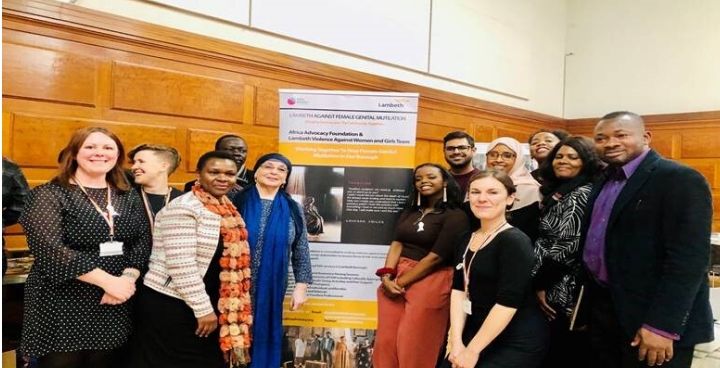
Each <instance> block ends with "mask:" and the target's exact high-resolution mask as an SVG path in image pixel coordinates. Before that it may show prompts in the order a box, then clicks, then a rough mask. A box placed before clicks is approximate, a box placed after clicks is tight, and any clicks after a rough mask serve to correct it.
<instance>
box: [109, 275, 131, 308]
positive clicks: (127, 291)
mask: <svg viewBox="0 0 720 368" xmlns="http://www.w3.org/2000/svg"><path fill="white" fill-rule="evenodd" d="M101 287H102V289H103V290H105V293H106V294H108V295H109V296H111V297H112V298H115V299H116V300H119V301H120V302H121V303H124V302H126V301H127V300H128V299H130V297H131V296H133V294H135V281H134V280H132V279H131V278H129V277H124V276H110V277H107V279H106V280H105V281H104V282H103V284H102V285H101ZM103 300H107V299H105V298H104V297H103ZM101 303H102V301H101Z"/></svg>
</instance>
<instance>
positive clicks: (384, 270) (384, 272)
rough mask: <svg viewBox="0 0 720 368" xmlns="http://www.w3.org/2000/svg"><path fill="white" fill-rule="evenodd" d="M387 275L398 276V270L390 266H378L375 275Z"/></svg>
mask: <svg viewBox="0 0 720 368" xmlns="http://www.w3.org/2000/svg"><path fill="white" fill-rule="evenodd" d="M385 275H390V276H391V277H395V276H397V270H396V269H394V268H390V267H382V268H378V269H377V271H375V276H379V277H383V276H385Z"/></svg>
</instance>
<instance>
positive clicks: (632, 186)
mask: <svg viewBox="0 0 720 368" xmlns="http://www.w3.org/2000/svg"><path fill="white" fill-rule="evenodd" d="M659 160H660V155H658V154H657V153H656V152H655V151H654V150H650V152H648V155H647V156H646V157H645V159H644V160H643V161H642V162H641V163H640V166H638V168H637V170H635V173H633V174H632V176H630V178H629V179H628V181H627V183H625V187H624V188H623V189H622V191H621V192H620V195H619V196H618V198H617V200H615V204H614V205H613V208H612V212H610V219H609V220H608V227H607V229H608V230H607V231H606V233H607V232H610V227H611V226H612V225H613V223H615V220H617V217H618V216H619V215H620V213H621V212H622V210H623V208H625V206H626V205H627V204H628V203H629V202H630V201H631V200H632V199H633V198H634V197H635V194H636V193H637V192H638V190H640V188H642V186H643V185H644V184H645V182H646V181H647V180H648V179H649V178H650V174H651V173H652V172H653V170H655V168H656V167H657V164H658V162H659Z"/></svg>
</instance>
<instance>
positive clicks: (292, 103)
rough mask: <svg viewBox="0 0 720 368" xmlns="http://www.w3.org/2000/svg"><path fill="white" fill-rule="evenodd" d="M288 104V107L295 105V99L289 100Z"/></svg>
mask: <svg viewBox="0 0 720 368" xmlns="http://www.w3.org/2000/svg"><path fill="white" fill-rule="evenodd" d="M287 103H288V105H290V106H292V105H295V99H294V98H292V97H290V98H288V99H287Z"/></svg>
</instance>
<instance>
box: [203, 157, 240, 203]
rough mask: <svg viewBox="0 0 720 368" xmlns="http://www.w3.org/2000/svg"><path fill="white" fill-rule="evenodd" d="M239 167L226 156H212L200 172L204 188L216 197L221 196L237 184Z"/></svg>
mask: <svg viewBox="0 0 720 368" xmlns="http://www.w3.org/2000/svg"><path fill="white" fill-rule="evenodd" d="M236 175H237V167H236V166H235V162H233V161H230V160H228V159H225V158H211V159H209V160H207V162H206V163H205V166H204V167H203V168H202V170H200V173H199V174H198V181H199V182H200V185H201V186H202V188H203V189H204V190H205V191H206V192H208V193H210V195H212V196H213V197H215V198H221V197H222V196H224V195H225V194H227V193H228V192H229V191H230V189H232V187H233V185H234V184H235V176H236Z"/></svg>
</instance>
